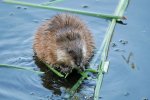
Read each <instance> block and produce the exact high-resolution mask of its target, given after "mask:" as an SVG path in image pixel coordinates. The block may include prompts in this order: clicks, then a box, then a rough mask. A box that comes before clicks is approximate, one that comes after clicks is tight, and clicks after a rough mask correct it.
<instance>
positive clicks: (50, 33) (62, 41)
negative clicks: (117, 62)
mask: <svg viewBox="0 0 150 100" xmlns="http://www.w3.org/2000/svg"><path fill="white" fill-rule="evenodd" d="M33 49H34V52H35V54H36V56H37V57H38V58H39V59H40V60H41V61H43V62H45V63H48V64H51V65H52V66H53V67H54V68H56V67H58V68H60V70H61V71H62V72H64V73H65V72H71V71H72V69H74V68H75V69H78V70H83V69H84V68H85V65H86V64H87V63H88V61H89V59H90V58H91V57H92V55H93V51H94V41H93V37H92V34H91V32H90V31H89V29H88V28H87V26H86V25H85V24H84V22H83V21H82V20H80V19H79V18H78V17H77V16H73V15H71V14H58V15H56V16H54V17H53V18H51V19H50V20H47V21H46V22H45V23H44V24H43V25H42V26H41V27H40V28H39V29H38V31H37V32H36V35H35V40H34V45H33Z"/></svg>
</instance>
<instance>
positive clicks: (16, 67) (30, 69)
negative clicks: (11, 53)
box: [0, 64, 44, 75]
mask: <svg viewBox="0 0 150 100" xmlns="http://www.w3.org/2000/svg"><path fill="white" fill-rule="evenodd" d="M0 67H5V68H14V69H21V70H27V71H31V72H34V73H36V74H39V75H40V74H44V72H41V71H35V70H33V68H28V67H21V66H12V65H8V64H0Z"/></svg>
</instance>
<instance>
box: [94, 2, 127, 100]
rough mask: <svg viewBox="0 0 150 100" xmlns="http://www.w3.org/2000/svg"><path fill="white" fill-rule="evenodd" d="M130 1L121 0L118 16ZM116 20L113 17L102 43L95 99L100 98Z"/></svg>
mask: <svg viewBox="0 0 150 100" xmlns="http://www.w3.org/2000/svg"><path fill="white" fill-rule="evenodd" d="M128 3H129V0H121V1H120V2H119V5H118V7H117V9H116V11H115V13H114V14H115V15H118V16H122V15H123V13H124V11H125V10H126V7H127V6H128ZM116 21H117V20H116V19H113V20H112V21H111V23H110V24H109V27H108V30H107V32H106V35H105V38H104V40H103V43H102V48H101V50H102V55H101V61H100V65H99V68H98V70H99V74H98V78H97V83H96V87H95V93H94V100H99V94H100V88H101V85H102V81H103V76H104V73H103V69H104V63H105V61H106V60H107V56H108V51H109V45H110V42H111V39H112V36H113V31H114V29H115V25H116Z"/></svg>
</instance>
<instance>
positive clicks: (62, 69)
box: [61, 67, 72, 73]
mask: <svg viewBox="0 0 150 100" xmlns="http://www.w3.org/2000/svg"><path fill="white" fill-rule="evenodd" d="M61 72H62V73H71V72H72V68H70V67H65V68H64V67H61Z"/></svg>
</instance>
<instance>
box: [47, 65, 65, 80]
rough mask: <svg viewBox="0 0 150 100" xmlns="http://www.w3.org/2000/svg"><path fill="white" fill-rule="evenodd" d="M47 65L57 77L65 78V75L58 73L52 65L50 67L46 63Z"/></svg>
mask: <svg viewBox="0 0 150 100" xmlns="http://www.w3.org/2000/svg"><path fill="white" fill-rule="evenodd" d="M45 65H46V66H47V67H48V68H49V69H50V70H51V71H53V72H54V73H55V74H56V75H57V76H59V77H64V75H63V74H61V73H60V72H58V71H57V70H55V69H54V68H53V67H51V66H50V65H48V64H46V63H45Z"/></svg>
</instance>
